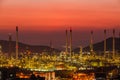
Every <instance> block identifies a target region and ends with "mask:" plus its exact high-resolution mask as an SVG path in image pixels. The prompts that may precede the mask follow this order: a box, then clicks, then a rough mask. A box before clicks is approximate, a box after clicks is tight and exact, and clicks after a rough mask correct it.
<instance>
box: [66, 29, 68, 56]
mask: <svg viewBox="0 0 120 80" xmlns="http://www.w3.org/2000/svg"><path fill="white" fill-rule="evenodd" d="M66 54H68V31H67V30H66Z"/></svg>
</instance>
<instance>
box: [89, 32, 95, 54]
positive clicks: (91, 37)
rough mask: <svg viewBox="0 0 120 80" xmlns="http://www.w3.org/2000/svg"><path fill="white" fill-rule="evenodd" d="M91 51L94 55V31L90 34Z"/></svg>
mask: <svg viewBox="0 0 120 80" xmlns="http://www.w3.org/2000/svg"><path fill="white" fill-rule="evenodd" d="M90 52H91V54H92V55H94V54H93V31H91V35H90Z"/></svg>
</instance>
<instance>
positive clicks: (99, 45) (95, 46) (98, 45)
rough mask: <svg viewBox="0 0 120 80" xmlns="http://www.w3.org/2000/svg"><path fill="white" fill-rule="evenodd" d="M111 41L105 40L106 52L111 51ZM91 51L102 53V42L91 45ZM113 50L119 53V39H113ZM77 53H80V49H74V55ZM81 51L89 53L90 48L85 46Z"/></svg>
mask: <svg viewBox="0 0 120 80" xmlns="http://www.w3.org/2000/svg"><path fill="white" fill-rule="evenodd" d="M112 41H113V38H112V37H110V38H108V39H106V46H107V51H112V44H113V42H112ZM93 49H94V51H96V52H99V51H104V41H101V42H98V43H95V44H93ZM115 49H116V51H120V38H115ZM79 51H80V48H76V49H74V52H76V53H79ZM83 51H90V47H89V46H87V47H85V48H83Z"/></svg>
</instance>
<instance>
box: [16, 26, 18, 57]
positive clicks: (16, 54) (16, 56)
mask: <svg viewBox="0 0 120 80" xmlns="http://www.w3.org/2000/svg"><path fill="white" fill-rule="evenodd" d="M16 59H18V26H16Z"/></svg>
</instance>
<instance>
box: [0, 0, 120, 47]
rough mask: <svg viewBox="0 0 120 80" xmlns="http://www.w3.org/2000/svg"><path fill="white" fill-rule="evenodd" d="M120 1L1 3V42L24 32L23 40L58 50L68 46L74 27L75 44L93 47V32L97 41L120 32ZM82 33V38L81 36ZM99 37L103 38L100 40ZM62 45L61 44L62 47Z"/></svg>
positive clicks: (28, 0) (4, 0)
mask: <svg viewBox="0 0 120 80" xmlns="http://www.w3.org/2000/svg"><path fill="white" fill-rule="evenodd" d="M119 25H120V0H0V39H7V38H8V36H7V35H8V33H12V35H13V40H15V26H19V29H20V33H19V35H20V41H21V42H23V43H28V44H37V45H39V44H41V45H48V44H49V40H52V41H53V45H55V47H58V46H59V47H60V46H63V45H64V43H65V41H64V40H65V29H68V28H69V27H72V29H73V36H74V37H73V38H74V39H73V43H74V45H75V47H76V46H78V45H80V44H81V45H87V44H89V32H90V30H94V31H95V42H98V41H101V40H102V39H103V33H102V32H103V30H104V29H107V30H109V31H108V32H109V33H108V36H111V33H110V32H111V31H112V29H113V28H115V29H116V35H117V36H118V33H119V31H120V26H119ZM80 34H81V35H80ZM98 35H100V36H99V37H98ZM58 43H59V44H58Z"/></svg>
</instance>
